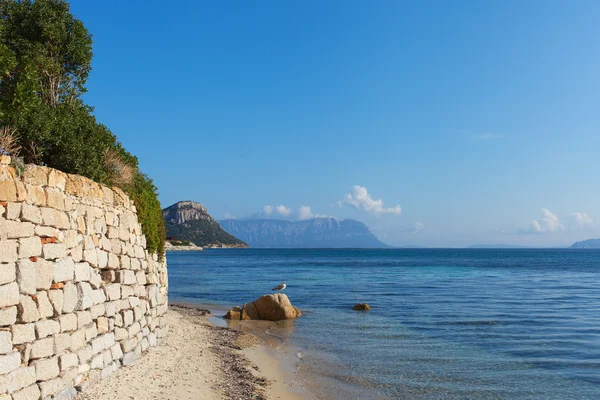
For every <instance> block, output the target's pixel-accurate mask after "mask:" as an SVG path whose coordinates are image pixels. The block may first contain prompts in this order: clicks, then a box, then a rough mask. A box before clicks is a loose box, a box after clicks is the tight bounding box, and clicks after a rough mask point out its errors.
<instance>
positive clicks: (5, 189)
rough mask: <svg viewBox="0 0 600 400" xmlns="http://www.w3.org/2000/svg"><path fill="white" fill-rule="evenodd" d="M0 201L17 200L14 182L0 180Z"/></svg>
mask: <svg viewBox="0 0 600 400" xmlns="http://www.w3.org/2000/svg"><path fill="white" fill-rule="evenodd" d="M0 201H17V187H16V185H15V182H13V181H10V180H0Z"/></svg>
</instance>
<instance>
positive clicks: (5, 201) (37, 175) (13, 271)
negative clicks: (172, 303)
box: [0, 156, 168, 400]
mask: <svg viewBox="0 0 600 400" xmlns="http://www.w3.org/2000/svg"><path fill="white" fill-rule="evenodd" d="M9 164H10V158H9V157H6V156H0V400H9V399H10V400H22V399H27V400H29V399H50V398H57V399H69V398H73V397H74V396H75V395H76V394H77V391H82V390H85V389H86V388H87V387H88V386H89V385H90V384H93V383H95V382H96V381H98V380H99V379H101V378H104V377H106V376H108V375H110V374H111V373H113V372H114V371H116V370H117V369H118V368H119V367H121V366H123V365H127V364H130V363H132V362H133V361H135V360H137V359H138V358H140V357H141V356H142V354H143V353H144V352H145V351H146V350H147V349H148V348H149V347H151V346H156V345H157V344H158V343H160V340H161V338H163V337H165V336H166V334H167V329H168V327H167V320H166V315H165V313H166V311H167V287H168V282H167V269H166V263H164V262H162V261H159V259H158V257H157V255H156V254H149V253H148V251H147V250H146V239H145V237H144V235H143V234H142V231H141V226H140V224H139V223H138V219H137V214H136V209H135V206H134V205H133V203H132V201H131V200H130V199H129V198H128V196H127V195H126V194H125V193H124V192H122V191H121V190H119V189H118V188H108V187H106V186H102V185H100V184H98V183H95V182H93V181H91V180H89V179H87V178H84V177H81V176H78V175H70V174H65V173H63V172H60V171H58V170H55V169H51V168H47V167H42V166H36V165H27V166H26V168H25V171H24V172H23V174H22V176H17V172H16V170H15V169H14V168H13V167H12V166H10V165H9Z"/></svg>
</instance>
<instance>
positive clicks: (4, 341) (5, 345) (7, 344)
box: [0, 331, 13, 354]
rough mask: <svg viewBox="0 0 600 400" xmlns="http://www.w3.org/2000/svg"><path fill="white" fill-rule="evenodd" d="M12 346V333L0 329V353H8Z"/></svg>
mask: <svg viewBox="0 0 600 400" xmlns="http://www.w3.org/2000/svg"><path fill="white" fill-rule="evenodd" d="M12 346H13V341H12V334H11V333H10V332H9V331H0V354H7V353H10V352H11V350H12Z"/></svg>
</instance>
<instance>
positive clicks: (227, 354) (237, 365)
mask: <svg viewBox="0 0 600 400" xmlns="http://www.w3.org/2000/svg"><path fill="white" fill-rule="evenodd" d="M168 318H169V336H168V337H167V339H166V340H165V342H163V343H162V344H161V345H160V346H158V347H155V348H152V349H151V350H149V351H148V353H147V354H145V355H144V357H142V359H141V360H139V361H138V362H136V363H134V364H132V365H130V366H127V367H123V368H121V369H119V370H118V371H117V372H115V373H114V374H113V375H111V376H109V377H107V378H105V379H103V380H101V381H100V382H98V383H96V384H95V385H94V386H92V387H91V388H90V389H89V390H88V391H86V392H85V393H82V394H80V395H79V396H78V399H82V400H83V399H86V400H88V399H89V400H92V399H99V400H109V399H127V400H133V399H139V400H142V399H156V400H158V399H256V400H274V399H290V400H301V399H306V398H307V397H306V396H305V395H303V394H302V393H300V392H299V391H298V390H297V389H292V376H291V375H290V374H289V373H286V371H284V368H282V366H281V361H280V360H278V359H277V358H276V357H274V355H273V354H272V353H271V352H270V351H269V349H268V347H267V346H265V345H264V344H263V340H262V339H261V338H259V337H258V336H255V335H253V334H250V333H247V332H242V331H240V330H236V329H230V328H227V327H222V326H215V325H213V324H211V323H210V322H209V321H208V320H207V316H206V312H205V311H202V310H199V309H196V308H193V307H185V306H171V307H170V309H169V312H168Z"/></svg>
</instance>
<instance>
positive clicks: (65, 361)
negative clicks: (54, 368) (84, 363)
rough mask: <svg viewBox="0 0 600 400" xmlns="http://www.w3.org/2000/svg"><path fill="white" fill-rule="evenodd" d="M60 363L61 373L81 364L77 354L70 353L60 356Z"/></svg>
mask: <svg viewBox="0 0 600 400" xmlns="http://www.w3.org/2000/svg"><path fill="white" fill-rule="evenodd" d="M58 362H59V364H60V370H61V371H65V370H67V369H70V368H73V367H76V366H77V365H78V363H79V361H78V358H77V354H75V353H69V354H64V355H62V356H60V357H59V361H58Z"/></svg>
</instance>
